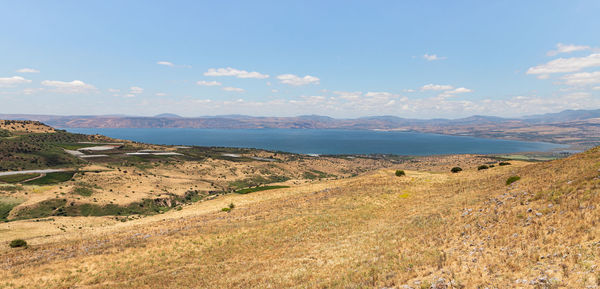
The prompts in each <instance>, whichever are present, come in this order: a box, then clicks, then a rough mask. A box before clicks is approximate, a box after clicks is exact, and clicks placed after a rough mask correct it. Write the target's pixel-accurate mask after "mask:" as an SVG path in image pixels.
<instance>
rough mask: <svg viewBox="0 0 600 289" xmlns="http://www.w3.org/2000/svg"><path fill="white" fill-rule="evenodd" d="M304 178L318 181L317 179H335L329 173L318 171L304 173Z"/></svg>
mask: <svg viewBox="0 0 600 289" xmlns="http://www.w3.org/2000/svg"><path fill="white" fill-rule="evenodd" d="M303 177H304V178H305V179H308V180H316V179H324V178H329V177H334V175H330V174H328V173H325V172H322V171H318V170H310V172H304V174H303Z"/></svg>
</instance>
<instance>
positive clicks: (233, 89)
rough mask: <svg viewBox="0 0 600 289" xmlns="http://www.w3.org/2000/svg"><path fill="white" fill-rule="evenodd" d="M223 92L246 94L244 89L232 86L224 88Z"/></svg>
mask: <svg viewBox="0 0 600 289" xmlns="http://www.w3.org/2000/svg"><path fill="white" fill-rule="evenodd" d="M223 90H224V91H231V92H244V91H245V90H244V89H243V88H239V87H231V86H226V87H223Z"/></svg>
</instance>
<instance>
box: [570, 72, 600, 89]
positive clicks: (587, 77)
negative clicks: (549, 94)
mask: <svg viewBox="0 0 600 289" xmlns="http://www.w3.org/2000/svg"><path fill="white" fill-rule="evenodd" d="M562 79H564V80H565V84H567V85H579V86H583V85H591V84H597V83H600V71H595V72H579V73H573V74H568V75H565V76H563V77H562Z"/></svg>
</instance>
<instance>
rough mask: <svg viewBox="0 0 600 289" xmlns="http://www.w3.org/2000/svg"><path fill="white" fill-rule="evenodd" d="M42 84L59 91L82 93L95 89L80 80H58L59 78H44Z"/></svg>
mask: <svg viewBox="0 0 600 289" xmlns="http://www.w3.org/2000/svg"><path fill="white" fill-rule="evenodd" d="M42 85H44V86H48V87H52V88H54V90H55V91H57V92H61V93H84V92H90V91H92V90H95V89H96V87H95V86H93V85H91V84H87V83H85V82H83V81H81V80H73V81H59V80H44V81H42Z"/></svg>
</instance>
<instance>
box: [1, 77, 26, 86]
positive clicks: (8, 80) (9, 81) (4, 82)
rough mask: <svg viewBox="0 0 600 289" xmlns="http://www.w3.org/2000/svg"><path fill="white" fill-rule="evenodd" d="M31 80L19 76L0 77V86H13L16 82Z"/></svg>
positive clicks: (21, 82) (22, 82)
mask: <svg viewBox="0 0 600 289" xmlns="http://www.w3.org/2000/svg"><path fill="white" fill-rule="evenodd" d="M30 82H31V80H29V79H25V78H23V77H21V76H13V77H0V87H7V86H15V85H17V84H24V83H30Z"/></svg>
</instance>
